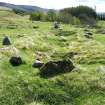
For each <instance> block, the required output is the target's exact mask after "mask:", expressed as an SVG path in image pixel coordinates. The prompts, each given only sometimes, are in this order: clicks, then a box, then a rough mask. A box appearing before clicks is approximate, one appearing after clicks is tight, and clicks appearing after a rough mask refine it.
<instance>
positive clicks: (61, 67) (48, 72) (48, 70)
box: [40, 60, 75, 77]
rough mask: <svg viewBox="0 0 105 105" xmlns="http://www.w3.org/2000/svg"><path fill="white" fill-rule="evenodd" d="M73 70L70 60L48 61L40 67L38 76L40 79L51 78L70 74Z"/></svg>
mask: <svg viewBox="0 0 105 105" xmlns="http://www.w3.org/2000/svg"><path fill="white" fill-rule="evenodd" d="M74 68H75V67H74V65H73V63H72V62H71V61H70V60H61V61H49V62H47V63H46V64H44V65H43V66H42V67H41V69H40V75H41V76H42V77H52V76H55V75H58V74H62V73H66V72H71V71H72V70H73V69H74Z"/></svg>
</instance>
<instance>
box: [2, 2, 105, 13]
mask: <svg viewBox="0 0 105 105" xmlns="http://www.w3.org/2000/svg"><path fill="white" fill-rule="evenodd" d="M0 2H7V3H12V4H19V5H33V6H39V7H42V8H49V9H61V8H66V7H72V6H78V5H87V6H90V7H92V8H95V6H96V11H97V12H105V0H0Z"/></svg>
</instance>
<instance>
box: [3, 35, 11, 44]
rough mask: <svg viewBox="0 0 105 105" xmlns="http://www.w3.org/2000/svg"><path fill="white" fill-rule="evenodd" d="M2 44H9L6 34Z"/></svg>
mask: <svg viewBox="0 0 105 105" xmlns="http://www.w3.org/2000/svg"><path fill="white" fill-rule="evenodd" d="M3 45H11V42H10V39H9V38H8V36H5V37H4V39H3Z"/></svg>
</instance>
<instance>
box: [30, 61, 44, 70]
mask: <svg viewBox="0 0 105 105" xmlns="http://www.w3.org/2000/svg"><path fill="white" fill-rule="evenodd" d="M43 65H44V63H43V62H41V61H39V60H36V61H35V62H34V63H33V65H32V67H34V68H41V67H42V66H43Z"/></svg>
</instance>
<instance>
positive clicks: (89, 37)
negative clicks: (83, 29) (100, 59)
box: [84, 34, 93, 39]
mask: <svg viewBox="0 0 105 105" xmlns="http://www.w3.org/2000/svg"><path fill="white" fill-rule="evenodd" d="M84 36H85V37H86V38H88V39H92V38H93V37H92V36H90V35H87V34H85V35H84Z"/></svg>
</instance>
